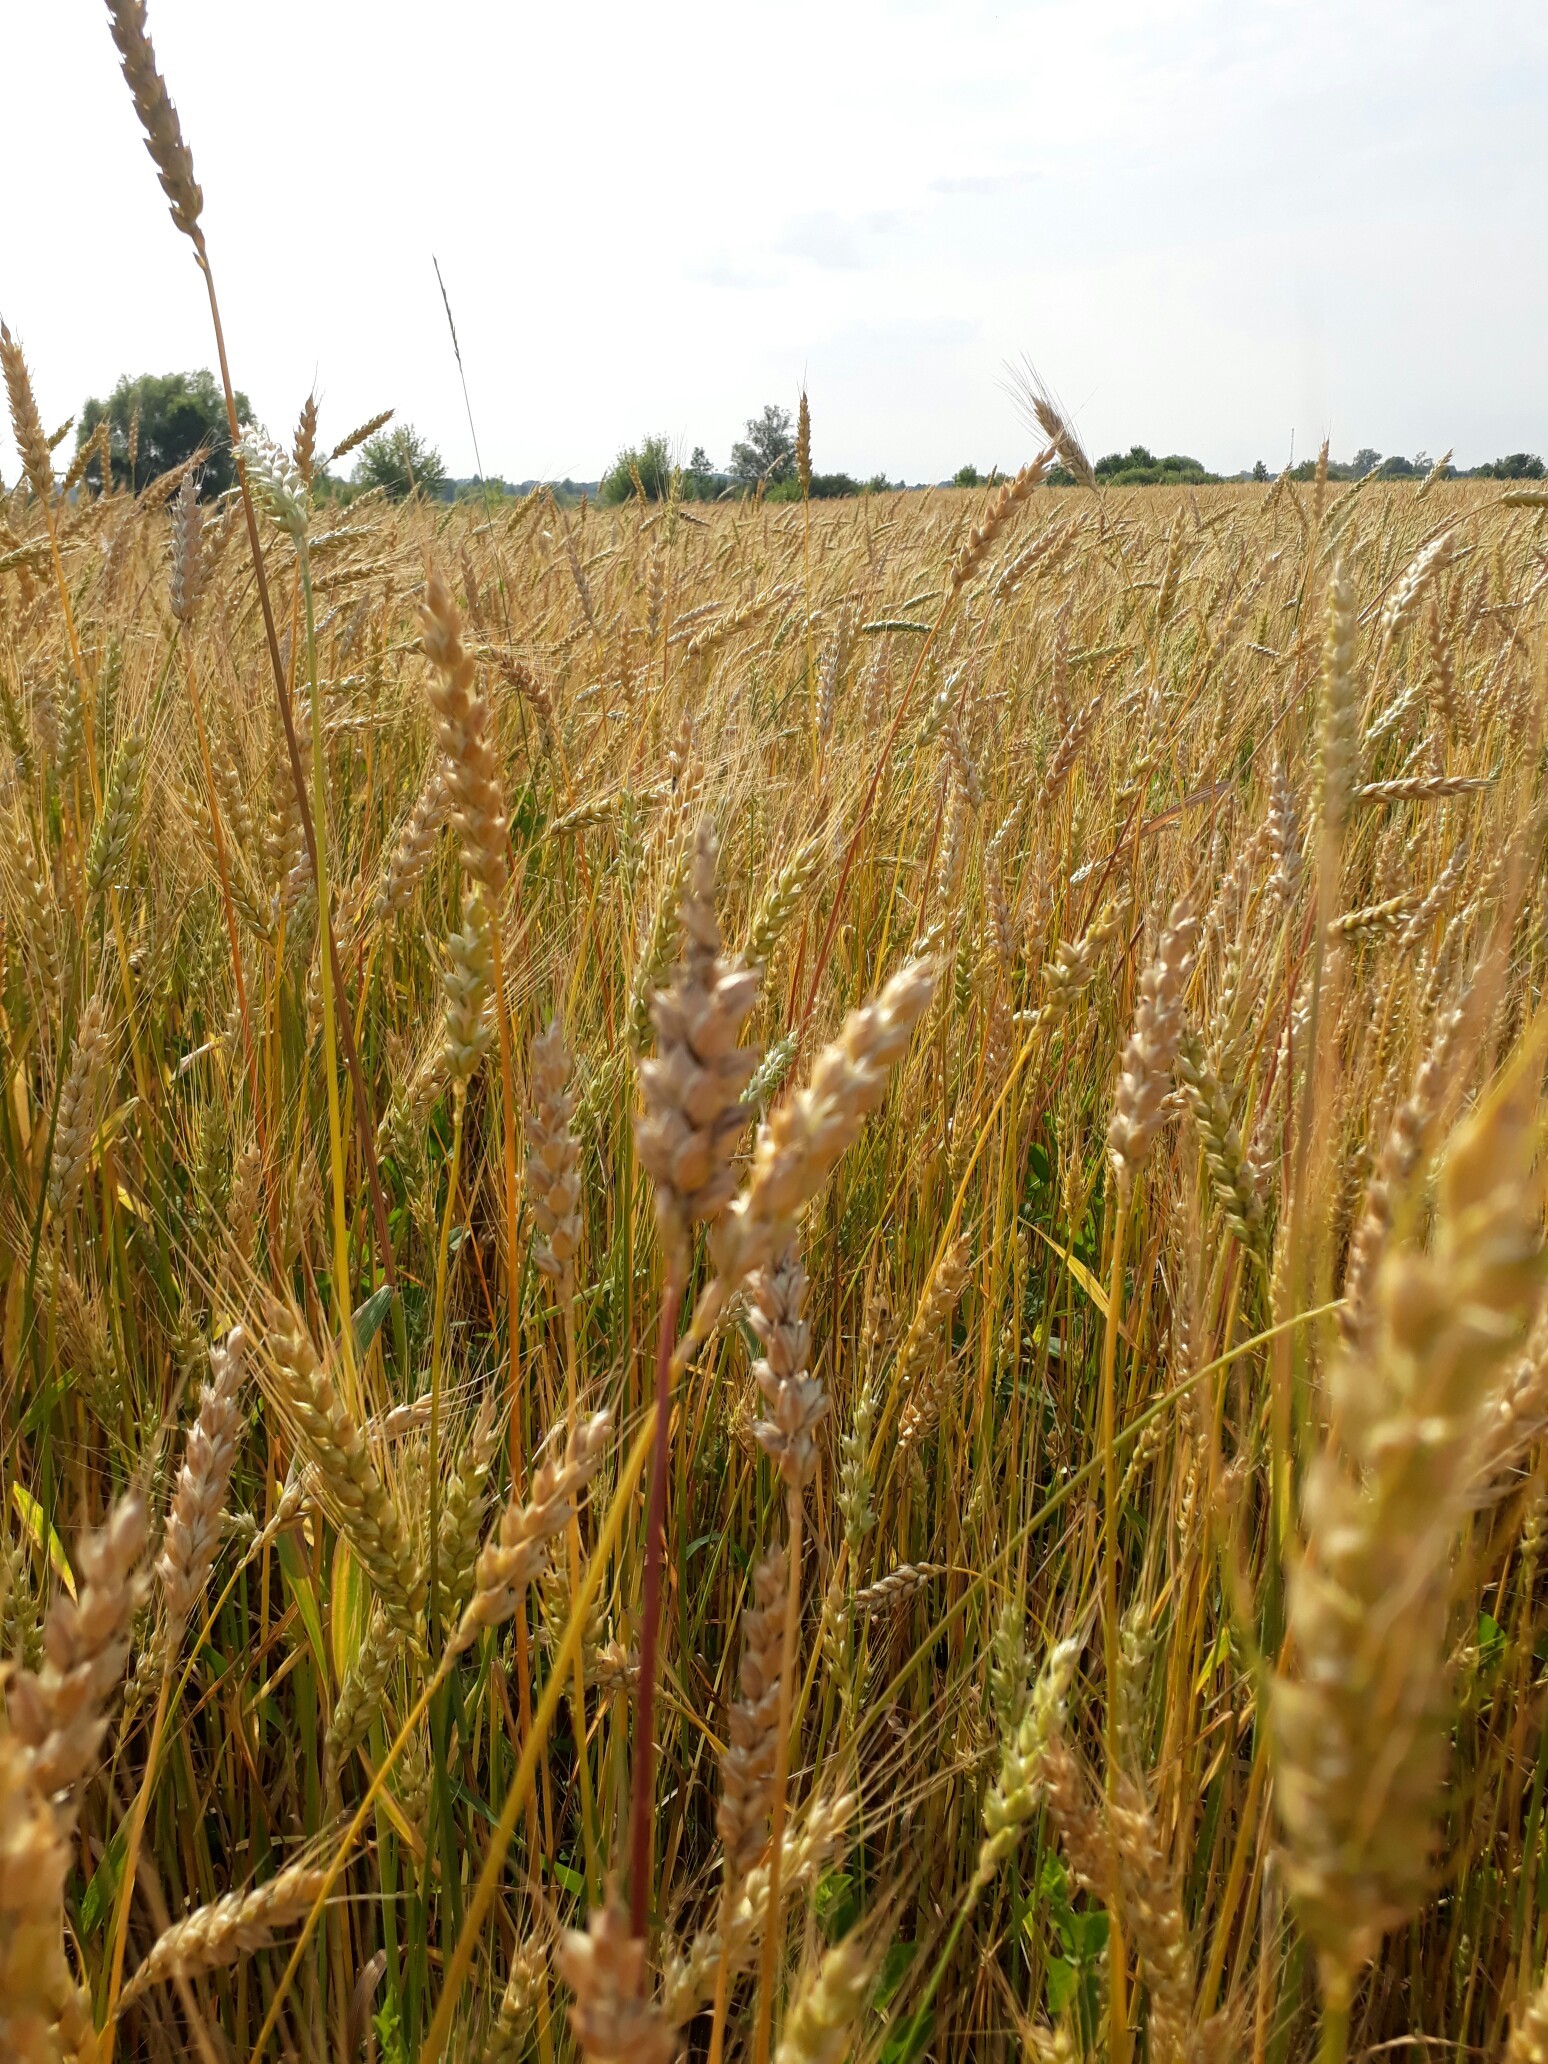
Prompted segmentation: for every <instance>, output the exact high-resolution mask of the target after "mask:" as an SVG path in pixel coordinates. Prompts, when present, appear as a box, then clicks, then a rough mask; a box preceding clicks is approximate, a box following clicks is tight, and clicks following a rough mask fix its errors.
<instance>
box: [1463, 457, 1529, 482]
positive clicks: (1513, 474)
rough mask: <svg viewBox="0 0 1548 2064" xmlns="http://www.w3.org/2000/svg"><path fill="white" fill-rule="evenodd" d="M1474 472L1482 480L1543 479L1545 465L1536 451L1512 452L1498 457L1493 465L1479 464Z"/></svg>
mask: <svg viewBox="0 0 1548 2064" xmlns="http://www.w3.org/2000/svg"><path fill="white" fill-rule="evenodd" d="M1474 472H1475V474H1476V475H1477V477H1478V478H1479V479H1482V480H1541V479H1543V478H1544V466H1543V462H1542V460H1541V459H1540V458H1539V457H1538V455H1537V453H1536V452H1510V453H1508V454H1507V456H1506V457H1505V458H1503V459H1496V460H1494V462H1493V463H1492V464H1491V465H1487V466H1478V467H1475V468H1474Z"/></svg>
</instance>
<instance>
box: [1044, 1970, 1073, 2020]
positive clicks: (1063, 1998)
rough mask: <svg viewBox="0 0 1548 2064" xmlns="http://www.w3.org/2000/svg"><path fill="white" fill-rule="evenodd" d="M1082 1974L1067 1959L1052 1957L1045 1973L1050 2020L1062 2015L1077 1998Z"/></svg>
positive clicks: (1045, 1990) (1045, 1988)
mask: <svg viewBox="0 0 1548 2064" xmlns="http://www.w3.org/2000/svg"><path fill="white" fill-rule="evenodd" d="M1079 1983H1080V1973H1079V1971H1078V1970H1077V1969H1076V1967H1075V1965H1074V1964H1072V1963H1070V1962H1069V1960H1068V1959H1067V1958H1065V1957H1051V1958H1050V1959H1049V1962H1048V1966H1047V1968H1046V1970H1045V1971H1044V1973H1043V1987H1044V1992H1045V1996H1046V1998H1047V2000H1048V2012H1049V2016H1050V2018H1052V2017H1055V2016H1057V2015H1060V2014H1062V2013H1063V2012H1064V2010H1065V2008H1066V2007H1067V2006H1068V2005H1069V2003H1070V2001H1071V2000H1072V1999H1073V1998H1074V1997H1075V1988H1076V1986H1077V1985H1078V1984H1079Z"/></svg>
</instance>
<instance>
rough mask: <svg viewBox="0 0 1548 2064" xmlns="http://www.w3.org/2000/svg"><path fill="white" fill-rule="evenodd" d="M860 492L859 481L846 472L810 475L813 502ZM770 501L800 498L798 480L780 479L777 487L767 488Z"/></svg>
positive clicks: (793, 500) (830, 499)
mask: <svg viewBox="0 0 1548 2064" xmlns="http://www.w3.org/2000/svg"><path fill="white" fill-rule="evenodd" d="M859 492H860V483H859V481H858V480H855V479H852V478H851V476H850V475H849V474H848V473H814V474H813V475H812V487H811V497H812V500H813V501H814V502H831V501H837V500H838V499H839V498H840V497H841V496H843V495H855V494H859ZM768 498H769V500H770V501H771V502H798V501H800V499H801V483H800V481H799V480H795V479H789V480H782V481H781V482H780V483H779V485H778V487H774V488H771V489H770V490H769V496H768Z"/></svg>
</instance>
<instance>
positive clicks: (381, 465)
mask: <svg viewBox="0 0 1548 2064" xmlns="http://www.w3.org/2000/svg"><path fill="white" fill-rule="evenodd" d="M354 479H355V483H356V485H357V486H360V487H379V488H381V489H382V491H383V492H384V493H385V494H386V496H387V499H388V500H389V501H393V502H404V501H407V500H408V499H409V498H410V496H412V495H423V496H425V497H426V499H428V500H431V501H434V500H437V499H439V498H440V496H441V495H443V494H444V493H446V492H447V489H448V480H447V474H446V466H445V463H444V462H443V460H442V458H441V454H440V453H439V452H438V451H437V450H436V448H435V446H434V445H433V444H430V443H429V442H428V441H427V440H426V439H425V438H423V437H421V436H420V434H419V432H418V431H417V430H416V429H415V428H414V426H413V424H412V423H394V424H393V425H392V426H391V427H390V428H389V429H386V430H379V431H378V432H377V433H376V435H375V436H374V437H368V438H367V439H366V441H365V443H364V444H363V445H362V446H361V448H360V457H359V460H358V461H357V462H356V465H355V472H354Z"/></svg>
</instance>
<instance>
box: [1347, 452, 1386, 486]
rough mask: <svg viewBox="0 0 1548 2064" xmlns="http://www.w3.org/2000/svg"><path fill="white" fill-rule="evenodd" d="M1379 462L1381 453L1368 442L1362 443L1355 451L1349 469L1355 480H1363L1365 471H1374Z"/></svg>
mask: <svg viewBox="0 0 1548 2064" xmlns="http://www.w3.org/2000/svg"><path fill="white" fill-rule="evenodd" d="M1380 464H1381V453H1380V452H1379V451H1375V450H1373V449H1372V448H1371V446H1370V445H1368V444H1362V445H1361V447H1360V449H1359V450H1358V451H1357V452H1356V453H1355V455H1354V459H1353V462H1352V464H1351V467H1350V470H1351V472H1352V473H1353V474H1354V477H1355V479H1356V480H1363V479H1364V478H1365V476H1366V474H1367V473H1374V472H1375V471H1376V468H1377V467H1378V466H1379V465H1380Z"/></svg>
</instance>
